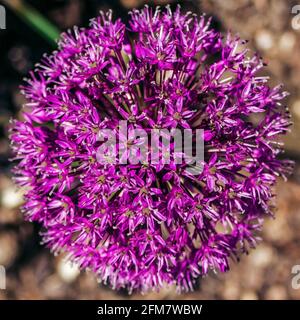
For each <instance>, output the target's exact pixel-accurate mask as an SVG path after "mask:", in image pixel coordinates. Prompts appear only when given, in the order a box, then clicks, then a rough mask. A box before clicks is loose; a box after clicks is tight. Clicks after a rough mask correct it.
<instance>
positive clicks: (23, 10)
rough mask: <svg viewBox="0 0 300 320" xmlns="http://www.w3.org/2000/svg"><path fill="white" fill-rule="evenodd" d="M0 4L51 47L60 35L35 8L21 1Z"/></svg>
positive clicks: (7, 0) (13, 0)
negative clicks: (13, 13) (12, 12)
mask: <svg viewBox="0 0 300 320" xmlns="http://www.w3.org/2000/svg"><path fill="white" fill-rule="evenodd" d="M2 2H3V3H4V4H5V5H6V6H7V7H9V8H10V9H11V10H12V11H14V12H15V13H16V15H18V16H19V17H20V18H21V19H22V20H23V21H25V22H26V23H27V24H28V25H30V26H31V27H32V28H33V29H35V30H36V31H37V32H38V33H39V34H40V35H41V36H43V37H44V38H45V39H46V40H47V41H49V42H50V43H51V44H52V45H54V44H55V43H56V40H57V39H58V38H59V34H60V31H59V29H58V28H57V27H56V26H54V25H53V24H52V23H51V22H50V21H48V20H47V19H46V18H45V17H44V16H43V15H42V14H41V13H39V12H38V11H37V10H36V9H35V8H33V7H31V6H30V5H28V4H27V3H24V2H23V1H21V0H2Z"/></svg>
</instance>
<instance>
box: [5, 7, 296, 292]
mask: <svg viewBox="0 0 300 320" xmlns="http://www.w3.org/2000/svg"><path fill="white" fill-rule="evenodd" d="M263 65H264V64H263V62H262V60H261V58H260V57H259V56H257V55H251V54H250V53H249V51H248V50H247V48H245V42H243V41H241V40H240V39H239V38H238V37H234V36H232V35H230V34H228V35H226V36H222V35H221V34H220V33H219V32H217V31H216V30H213V29H211V28H210V22H209V19H208V20H207V19H206V18H205V17H204V16H202V17H200V18H197V17H196V16H195V15H194V14H192V13H187V14H183V13H182V12H181V10H180V8H179V7H178V8H177V9H176V10H175V11H172V10H171V9H170V8H169V7H166V8H165V9H159V8H157V9H151V8H148V7H145V8H144V9H142V10H133V11H132V12H130V19H129V24H128V27H126V26H125V24H124V23H122V21H121V20H120V19H118V20H113V19H112V13H111V12H108V13H103V12H101V14H100V16H99V17H97V18H95V19H93V20H91V24H90V27H89V28H76V27H75V28H74V29H73V30H72V31H69V32H66V33H64V34H62V36H61V38H60V40H59V47H58V50H57V51H55V52H53V54H52V55H50V56H45V57H44V58H43V60H42V62H41V64H38V65H37V67H36V70H35V71H33V72H32V73H31V74H30V77H29V79H27V83H26V85H25V86H24V87H23V88H22V91H23V93H24V95H25V97H26V98H27V101H28V103H27V104H26V105H25V106H24V110H23V112H22V115H23V120H21V121H18V120H14V121H12V124H11V129H10V130H11V131H10V137H11V141H12V148H13V151H14V154H15V157H14V159H15V160H18V164H17V166H16V168H15V179H16V181H17V183H18V184H19V185H21V186H24V187H25V190H26V195H25V204H24V206H23V210H24V214H25V217H26V219H28V220H29V221H37V222H39V223H40V224H41V225H42V227H43V231H42V236H43V242H44V243H45V244H47V246H49V247H50V248H51V249H52V250H53V251H54V252H55V253H59V252H65V253H68V254H69V257H70V259H72V260H73V261H75V262H76V263H77V264H78V265H79V266H80V267H81V268H82V269H89V270H92V271H94V272H95V273H96V274H97V277H98V278H99V280H100V281H101V282H103V283H108V284H109V285H110V286H111V287H113V288H115V289H119V288H126V289H127V290H129V291H132V290H139V291H147V290H149V289H157V288H160V287H162V286H164V285H165V284H175V285H176V287H177V288H179V289H181V290H192V289H193V287H194V285H195V282H196V281H197V279H198V278H200V277H201V276H204V275H206V274H207V273H208V272H209V271H210V270H214V271H221V272H224V271H227V270H228V268H229V258H239V256H240V255H241V254H242V253H245V252H247V251H248V249H249V248H253V247H254V246H255V245H256V243H257V240H258V234H257V233H258V231H259V230H260V228H261V225H262V221H263V218H264V217H265V216H266V214H267V215H270V214H272V212H271V209H272V198H273V186H274V184H275V182H276V179H277V177H279V176H283V177H285V176H286V175H287V174H288V173H289V172H290V170H291V166H292V164H291V162H289V161H285V160H280V159H279V158H278V155H279V154H280V153H281V152H282V146H281V143H280V141H278V136H279V135H280V134H284V133H286V132H287V131H288V128H289V126H290V116H289V112H288V110H287V108H286V107H285V106H283V105H282V104H281V102H280V101H281V100H282V99H283V98H284V97H285V96H286V94H287V93H286V92H284V91H282V88H281V86H276V87H274V88H271V87H270V86H268V84H267V77H264V76H261V75H258V72H259V70H260V69H261V68H262V67H263ZM120 120H125V121H127V122H128V127H129V129H130V128H135V129H136V128H144V129H147V130H148V129H153V128H161V129H169V130H170V129H172V128H177V129H180V130H184V129H203V130H204V148H205V150H204V154H205V158H204V163H203V170H202V171H201V172H200V173H199V174H198V175H191V174H189V173H188V172H187V171H186V170H184V168H185V166H186V164H185V163H182V164H174V163H169V164H164V163H156V164H151V163H149V164H145V163H138V164H131V163H128V164H123V163H119V162H117V163H110V162H109V161H108V162H107V163H106V164H103V163H99V162H98V161H97V149H98V147H99V144H100V142H99V141H98V138H97V136H98V132H99V130H101V129H111V130H117V127H118V123H119V121H120ZM131 143H132V144H134V143H135V142H134V141H131Z"/></svg>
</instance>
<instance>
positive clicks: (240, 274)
mask: <svg viewBox="0 0 300 320" xmlns="http://www.w3.org/2000/svg"><path fill="white" fill-rule="evenodd" d="M145 3H148V4H149V5H150V4H151V5H166V4H168V3H170V4H171V5H172V6H176V4H177V3H180V4H181V6H182V8H183V10H184V11H188V10H191V11H194V12H196V13H198V14H200V13H202V12H206V13H207V14H208V15H211V16H213V24H214V27H215V28H218V29H220V30H224V31H225V30H231V31H232V32H233V33H238V34H239V35H240V36H241V38H244V39H248V40H249V46H250V47H251V48H252V49H253V50H255V51H258V52H259V53H260V54H261V55H262V56H263V57H264V60H265V61H266V62H267V63H268V68H266V69H265V74H266V75H269V76H271V79H272V80H271V84H272V85H275V84H278V83H281V82H282V83H284V85H285V89H286V90H287V91H289V92H290V96H289V97H288V98H287V99H286V103H287V105H289V107H290V110H291V113H292V116H293V121H294V126H293V128H292V131H291V133H290V134H289V135H288V136H287V137H286V139H285V142H286V155H287V157H288V158H290V159H293V160H295V161H296V169H295V171H294V174H293V175H292V177H291V178H290V179H289V181H288V182H283V181H279V184H278V187H277V193H278V197H277V207H278V209H277V213H276V219H273V220H272V219H269V220H267V221H266V223H265V226H264V231H263V233H262V238H263V241H262V243H261V244H260V245H259V246H258V248H257V249H256V250H254V251H252V252H251V253H250V254H249V255H248V256H245V257H242V260H241V262H240V263H239V264H233V263H232V264H231V270H230V272H228V273H227V274H218V275H216V274H210V275H209V276H208V277H206V278H204V279H202V280H201V281H200V284H199V288H197V289H196V290H195V291H194V292H193V293H188V294H184V295H181V296H179V295H177V294H176V292H175V290H174V288H167V289H164V290H162V291H160V292H159V293H149V294H147V295H144V296H141V295H139V294H133V295H131V296H128V295H127V294H126V292H114V291H112V290H110V289H109V288H106V287H104V286H99V285H98V284H97V282H96V279H95V278H94V276H93V275H92V274H90V273H87V272H82V273H79V271H78V270H77V269H76V268H75V267H74V266H73V267H72V266H71V265H69V264H68V263H66V262H65V261H64V259H63V257H54V256H53V255H52V254H51V253H50V252H49V250H48V249H46V248H43V247H42V246H41V245H40V244H39V243H40V237H39V226H38V225H33V224H30V223H26V222H24V221H23V219H22V215H21V213H20V211H19V206H20V205H21V204H22V194H21V193H20V192H18V191H16V188H15V186H14V185H13V183H12V181H11V173H10V169H11V167H12V164H11V163H10V162H9V160H8V159H9V157H10V149H9V142H8V138H7V125H8V122H9V119H10V118H11V117H12V116H14V117H15V116H18V113H19V112H20V110H21V106H22V104H23V103H24V99H23V97H22V96H21V95H20V92H19V88H18V87H19V85H20V84H21V83H22V79H23V78H24V76H26V74H27V73H28V71H29V70H30V69H31V68H33V66H34V64H35V63H36V62H38V61H39V60H40V58H41V56H42V54H43V53H44V52H48V53H49V52H51V51H52V50H53V49H54V48H55V44H53V42H51V40H50V38H51V37H53V36H55V35H56V34H58V32H60V31H63V30H66V29H68V28H70V27H72V26H73V25H80V26H86V25H88V20H89V18H91V17H94V16H96V15H97V13H98V11H99V10H100V9H102V10H105V9H109V8H112V9H113V10H114V12H115V16H119V17H122V18H123V19H124V20H126V19H127V11H128V10H130V9H132V8H134V7H136V8H139V7H141V6H143V5H144V4H145ZM0 4H1V5H4V6H5V8H6V14H7V21H6V24H7V29H6V30H0V265H2V266H4V267H5V269H6V290H0V300H1V299H143V298H148V299H177V298H178V299H182V298H183V299H300V289H298V290H296V289H293V288H292V285H291V281H292V278H293V274H292V273H291V270H292V267H293V266H294V265H297V264H298V265H300V18H299V19H298V20H299V22H298V20H297V17H296V13H297V12H299V13H300V0H298V3H297V1H287V0H226V1H224V0H203V1H200V0H199V1H197V0H194V1H168V0H165V1H164V0H160V1H158V0H157V1H143V0H119V1H117V0H107V1H100V0H68V1H67V0H65V1H63V0H49V1H37V0H31V1H29V0H27V1H25V0H24V1H22V2H21V1H20V0H0ZM298 4H299V8H298V9H297V7H295V6H296V5H298ZM293 7H294V11H293V9H292V8H293ZM45 19H46V20H45ZM49 22H50V23H49ZM37 26H38V27H37ZM41 30H43V31H41Z"/></svg>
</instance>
